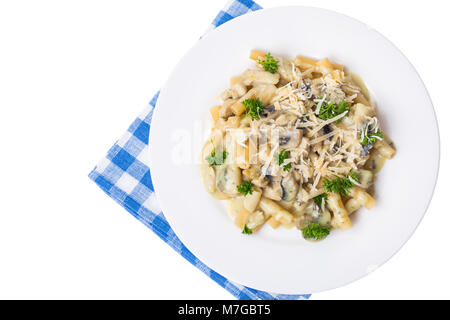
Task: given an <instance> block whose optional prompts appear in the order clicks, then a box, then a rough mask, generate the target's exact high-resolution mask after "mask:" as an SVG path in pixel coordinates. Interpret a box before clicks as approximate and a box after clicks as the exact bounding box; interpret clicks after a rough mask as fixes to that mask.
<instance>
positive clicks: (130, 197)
mask: <svg viewBox="0 0 450 320" xmlns="http://www.w3.org/2000/svg"><path fill="white" fill-rule="evenodd" d="M259 9H262V8H261V7H260V6H259V5H258V4H257V3H255V2H253V1H251V0H234V1H231V2H230V3H228V5H227V6H226V7H225V8H224V9H223V10H221V11H220V12H219V14H218V15H217V17H216V18H215V19H214V21H213V23H212V25H211V26H210V29H209V30H211V29H214V28H217V27H218V26H220V25H221V24H223V23H225V22H227V21H229V20H231V19H233V18H235V17H238V16H240V15H243V14H245V13H247V12H249V11H255V10H259ZM158 95H159V92H158V93H156V95H155V96H154V97H153V99H152V101H150V103H149V105H148V106H147V108H146V109H145V110H144V112H143V113H142V114H141V115H140V116H139V117H138V118H137V119H136V120H135V121H134V122H133V123H132V124H131V126H130V127H129V128H128V131H127V132H126V133H125V134H124V135H123V136H122V138H121V139H120V140H119V141H117V142H116V144H115V145H114V146H113V147H112V148H111V149H110V150H109V151H108V153H107V155H106V157H105V158H103V159H102V160H101V161H100V163H99V164H98V165H97V166H96V167H95V168H94V170H93V171H92V172H91V173H90V174H89V178H91V179H92V180H93V181H94V182H95V183H96V184H97V185H98V186H99V187H100V188H101V189H102V190H103V191H105V192H106V194H108V195H109V196H110V197H111V198H113V199H114V200H116V201H117V202H118V203H119V204H120V205H121V206H123V207H124V208H125V209H127V210H128V211H129V212H130V213H131V214H132V215H133V216H135V217H136V218H137V219H138V220H139V221H141V222H142V223H144V224H145V225H146V226H147V227H149V228H150V229H151V230H153V232H155V233H156V234H157V235H158V236H159V237H160V238H161V239H162V240H163V241H165V242H166V243H167V244H169V245H170V246H171V247H172V248H173V249H175V250H176V251H177V252H178V253H180V254H181V255H182V256H183V257H184V258H185V259H186V260H187V261H189V262H190V263H192V264H193V265H194V266H196V267H197V268H199V269H200V270H201V271H202V272H203V273H205V274H206V275H207V276H209V277H210V278H211V279H212V280H214V281H215V282H217V283H218V284H219V285H221V286H222V287H223V288H225V289H226V290H228V291H229V292H230V293H231V294H233V295H234V296H235V297H237V298H238V299H243V300H257V299H266V300H274V299H275V300H278V299H286V300H287V299H290V300H297V299H308V298H309V297H310V295H283V294H276V293H268V292H264V291H259V290H255V289H251V288H248V287H244V286H242V285H239V284H237V283H234V282H232V281H230V280H228V279H226V278H225V277H223V276H221V275H220V274H218V273H217V272H215V271H214V270H212V269H210V268H209V267H208V266H206V265H205V264H203V263H202V262H201V261H200V260H199V259H197V258H196V257H195V256H194V255H193V254H192V253H191V252H190V251H189V250H188V249H187V248H186V247H185V246H184V245H183V243H181V241H180V240H179V239H178V237H177V236H176V235H175V232H174V230H172V228H171V227H170V226H169V224H168V222H167V220H166V219H165V217H164V215H163V213H162V212H161V209H160V207H159V205H158V203H157V201H156V197H155V191H154V188H153V184H152V178H151V175H150V169H149V168H148V166H147V165H146V161H145V157H146V154H147V152H148V147H149V145H148V143H149V141H148V140H149V130H150V123H151V120H152V114H153V109H154V107H155V105H156V101H157V100H158Z"/></svg>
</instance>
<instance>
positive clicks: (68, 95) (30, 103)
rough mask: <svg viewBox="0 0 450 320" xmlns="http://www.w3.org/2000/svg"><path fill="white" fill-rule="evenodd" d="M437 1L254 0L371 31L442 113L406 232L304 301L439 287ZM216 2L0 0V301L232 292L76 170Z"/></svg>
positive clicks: (443, 258)
mask: <svg viewBox="0 0 450 320" xmlns="http://www.w3.org/2000/svg"><path fill="white" fill-rule="evenodd" d="M447 2H448V1H438V0H431V1H413V0H409V1H392V0H389V1H388V0H377V1H357V0H340V1H335V0H292V1H288V0H276V1H275V0H260V1H259V2H258V3H259V4H261V5H262V6H263V7H273V6H278V5H293V4H298V5H311V6H317V7H323V8H327V9H332V10H335V11H338V12H341V13H344V14H347V15H350V16H352V17H354V18H357V19H358V20H361V21H363V22H365V23H367V24H368V25H370V26H371V27H373V28H375V29H376V30H378V31H380V32H381V33H382V34H384V35H385V36H387V37H388V38H389V39H390V40H392V41H393V42H394V43H395V44H396V45H397V46H398V47H399V48H400V50H402V51H403V52H404V53H405V55H406V56H407V57H408V58H409V59H410V61H411V62H412V63H413V64H414V66H415V67H416V68H417V70H418V72H419V73H420V75H421V76H422V78H423V80H424V82H425V84H426V86H427V88H428V90H429V92H430V95H431V97H432V99H433V102H434V104H435V109H436V112H437V116H438V118H439V119H440V130H441V132H440V133H441V147H442V154H441V170H440V177H439V181H438V185H437V189H436V192H435V196H434V199H433V201H432V203H431V206H430V208H429V210H428V213H427V214H426V216H425V218H424V220H423V222H422V223H421V225H420V226H419V228H418V229H417V231H416V233H415V234H414V235H413V237H412V238H411V239H410V241H409V242H408V243H407V244H406V245H405V246H404V248H403V249H402V250H401V251H400V252H399V253H398V254H397V255H396V256H395V257H394V258H392V259H391V260H390V261H389V262H388V263H386V264H385V265H384V266H382V267H381V268H380V269H378V270H376V271H375V272H374V273H372V274H370V275H369V276H367V277H365V278H363V279H361V280H359V281H357V282H354V283H352V284H350V285H347V286H345V287H342V288H339V289H335V290H332V291H328V292H323V293H318V294H315V295H313V296H312V299H398V298H401V299H418V298H421V299H432V298H437V299H444V298H445V299H448V298H450V293H449V292H448V289H447V288H448V286H450V276H449V272H448V270H450V255H449V254H448V244H449V242H450V241H449V235H448V231H447V230H448V226H449V225H450V212H449V208H448V186H447V181H448V179H449V178H450V172H449V171H450V166H449V165H448V163H449V160H450V158H449V156H450V155H449V150H448V148H447V146H448V140H449V138H450V127H449V126H448V125H446V123H445V122H444V120H442V119H447V118H448V117H449V116H450V111H449V110H448V101H449V98H448V92H449V90H448V74H449V72H450V67H449V63H448V57H449V56H450V44H449V42H448V32H449V31H450V20H449V19H448V12H449V11H448V9H449V8H448V4H447ZM224 5H225V1H222V0H214V1H211V0H189V1H185V0H171V1H162V0H160V1H146V0H127V1H124V0H122V1H116V0H78V1H68V0H66V1H60V0H55V1H50V0H41V1H31V0H30V1H23V0H14V1H13V0H0V111H1V115H0V137H1V151H0V168H1V173H0V199H1V201H0V298H3V299H5V298H41V299H47V298H62V299H65V298H86V299H91V298H106V299H108V298H118V299H129V298H134V299H233V297H232V296H231V295H230V294H229V293H228V292H227V291H225V290H224V289H222V288H221V287H219V286H218V285H217V284H215V283H214V282H213V281H211V280H210V279H209V278H208V277H206V276H205V275H204V274H203V273H201V272H200V271H199V270H197V269H196V268H195V267H193V266H191V265H190V264H189V263H188V262H186V261H185V260H184V258H182V257H181V256H180V255H178V254H177V253H175V251H173V250H172V249H171V248H170V247H169V246H167V245H166V244H165V243H164V242H163V241H161V240H160V239H159V238H158V237H157V236H156V235H155V234H153V233H152V232H151V231H150V230H148V229H147V228H146V227H145V226H144V225H142V224H141V223H140V222H138V221H137V220H136V219H135V218H133V217H132V216H131V215H130V214H128V213H127V212H126V211H125V210H124V209H123V208H122V207H120V206H119V205H117V204H116V203H115V202H114V201H113V200H111V199H110V198H109V197H107V196H106V195H105V194H104V193H103V192H102V191H101V190H100V189H99V188H98V187H97V186H95V184H94V183H92V182H91V181H90V180H89V179H88V178H87V174H88V173H89V171H90V170H91V169H92V168H93V167H94V166H95V164H96V163H97V161H98V160H99V159H100V158H101V157H102V156H103V155H104V154H105V153H106V151H107V150H108V149H109V147H110V146H111V145H112V144H113V143H114V142H115V141H116V140H117V139H118V138H119V137H120V135H121V134H122V133H123V132H124V131H125V130H126V129H127V127H128V126H129V125H130V124H131V122H132V121H133V120H134V119H135V117H136V116H137V115H138V114H139V113H140V112H141V111H142V109H143V107H144V106H145V104H146V103H147V102H148V101H149V100H150V99H151V98H152V96H153V94H154V93H155V92H156V91H157V90H158V89H159V87H160V86H161V85H162V83H163V82H164V81H165V79H166V78H167V77H168V75H169V73H170V71H171V69H172V68H173V66H174V64H175V63H176V62H177V61H178V60H179V59H180V58H181V57H182V56H183V54H184V53H185V52H186V51H187V50H188V49H189V48H190V47H191V46H192V45H193V44H194V43H195V41H197V40H198V38H199V36H200V35H201V34H202V33H203V32H204V31H205V29H206V28H207V26H208V25H209V23H210V22H211V21H212V19H213V18H214V17H215V15H216V14H217V13H218V11H219V10H220V9H221V8H222V7H223V6H224ZM318 23H320V22H318ZM349 41H351V38H350V39H349ZM230 45H232V44H230ZM343 45H345V44H343ZM419 133H420V128H411V139H414V134H419ZM411 179H412V181H413V176H412V177H411ZM417 188H420V185H418V186H417Z"/></svg>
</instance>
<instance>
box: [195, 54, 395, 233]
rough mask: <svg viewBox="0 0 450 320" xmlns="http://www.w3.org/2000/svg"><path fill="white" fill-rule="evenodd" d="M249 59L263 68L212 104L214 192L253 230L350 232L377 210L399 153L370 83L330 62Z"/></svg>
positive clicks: (208, 179) (206, 151)
mask: <svg viewBox="0 0 450 320" xmlns="http://www.w3.org/2000/svg"><path fill="white" fill-rule="evenodd" d="M250 58H251V59H253V60H255V61H256V68H255V69H248V70H245V71H244V72H243V73H242V74H241V75H239V76H237V77H233V78H232V79H231V80H230V87H229V88H228V89H227V90H225V91H224V92H223V93H222V94H220V95H219V98H220V99H221V100H222V103H221V104H220V105H218V106H215V107H212V108H211V109H210V114H211V118H212V121H213V125H212V130H211V135H210V138H209V139H208V142H206V144H205V146H204V148H203V150H202V155H201V164H200V167H201V170H200V172H201V176H202V180H203V183H204V185H205V188H206V191H207V192H208V193H210V194H211V195H212V196H213V197H214V198H215V199H221V200H225V201H226V208H227V211H228V214H229V216H230V217H231V219H232V220H233V221H234V223H235V225H236V226H237V227H238V228H240V229H241V230H242V232H243V233H245V234H252V233H253V232H256V231H257V230H259V229H260V228H261V227H262V226H263V225H264V224H265V223H266V222H267V224H268V225H269V226H270V227H272V228H274V229H276V228H278V227H279V226H282V227H284V228H291V227H293V226H296V227H297V228H298V229H299V230H301V231H302V234H303V236H304V238H305V239H307V240H321V239H323V238H325V237H326V236H327V235H328V234H329V233H330V231H331V230H332V229H341V230H346V229H348V228H351V227H352V222H351V215H352V214H354V213H355V212H356V211H357V210H359V209H360V208H361V207H365V208H366V209H368V210H370V209H371V208H373V207H374V206H375V204H376V200H375V199H374V197H373V184H374V182H375V175H376V173H378V172H379V170H380V169H381V168H382V167H383V165H384V162H385V161H386V159H392V158H393V157H394V156H395V147H394V144H393V142H392V141H391V140H390V139H389V137H388V136H387V135H386V133H384V132H382V131H381V129H380V123H379V121H378V118H377V115H376V108H375V105H374V103H372V102H371V99H370V95H369V91H368V90H367V88H366V87H365V85H364V82H363V81H362V79H361V78H360V77H358V76H357V75H355V74H352V73H350V72H348V71H347V70H346V69H345V68H344V66H342V65H340V64H335V63H333V62H331V61H330V60H329V59H328V58H324V59H320V60H317V59H311V58H307V57H302V56H297V57H296V58H295V59H286V58H282V57H276V56H275V57H274V56H272V55H271V54H270V53H265V52H262V51H258V50H252V51H251V53H250Z"/></svg>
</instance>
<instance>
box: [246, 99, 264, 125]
mask: <svg viewBox="0 0 450 320" xmlns="http://www.w3.org/2000/svg"><path fill="white" fill-rule="evenodd" d="M242 104H243V105H244V107H245V114H244V117H246V116H250V117H251V118H252V120H259V118H260V117H259V115H260V113H261V112H263V111H264V107H263V104H262V101H261V100H259V99H246V100H244V101H242Z"/></svg>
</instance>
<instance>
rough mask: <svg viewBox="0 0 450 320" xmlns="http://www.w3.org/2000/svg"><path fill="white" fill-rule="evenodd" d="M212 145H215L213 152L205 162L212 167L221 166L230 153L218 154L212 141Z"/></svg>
mask: <svg viewBox="0 0 450 320" xmlns="http://www.w3.org/2000/svg"><path fill="white" fill-rule="evenodd" d="M211 143H212V145H213V151H212V152H211V154H210V155H209V156H207V157H206V159H205V160H206V161H207V162H208V163H209V165H210V166H220V165H222V164H223V163H224V162H225V159H226V158H227V156H228V152H226V151H223V152H216V147H215V146H214V143H213V142H212V140H211Z"/></svg>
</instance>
